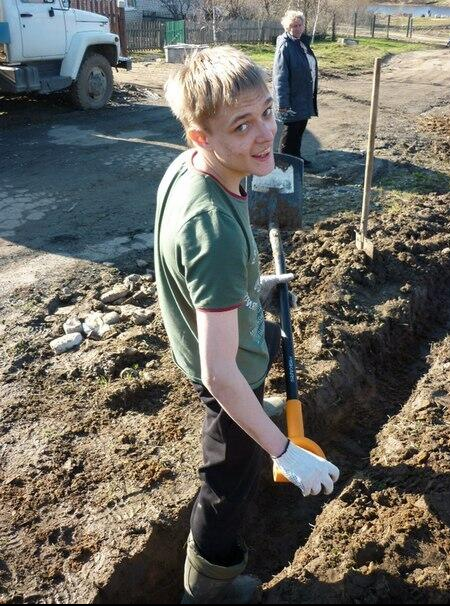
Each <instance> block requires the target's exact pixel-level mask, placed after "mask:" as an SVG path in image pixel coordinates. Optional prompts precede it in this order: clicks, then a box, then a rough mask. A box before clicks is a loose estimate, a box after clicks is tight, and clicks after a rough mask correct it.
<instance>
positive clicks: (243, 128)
mask: <svg viewBox="0 0 450 606" xmlns="http://www.w3.org/2000/svg"><path fill="white" fill-rule="evenodd" d="M247 128H248V124H247V122H244V123H243V124H239V126H238V127H237V128H236V130H237V132H238V133H244V132H245V131H246V130H247Z"/></svg>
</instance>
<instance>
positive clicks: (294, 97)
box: [273, 10, 318, 167]
mask: <svg viewBox="0 0 450 606" xmlns="http://www.w3.org/2000/svg"><path fill="white" fill-rule="evenodd" d="M281 24H282V25H283V27H284V29H285V32H284V34H282V35H281V36H278V38H277V48H276V51H275V60H274V66H273V94H274V99H275V105H276V107H277V110H278V116H277V117H278V120H279V121H281V122H282V123H283V130H282V134H281V144H280V151H281V153H284V154H290V155H292V156H296V157H298V158H302V155H301V145H302V137H303V133H304V132H305V129H306V125H307V124H308V120H309V118H311V116H317V115H318V113H317V77H318V70H317V60H316V57H315V55H314V53H313V51H312V50H311V47H310V46H309V43H308V41H307V39H306V36H305V35H304V31H305V18H304V15H303V13H302V12H300V11H295V10H289V11H287V12H286V14H285V15H284V17H283V19H282V20H281ZM302 159H303V161H304V163H305V167H307V166H310V165H311V162H309V161H308V160H305V159H304V158H302Z"/></svg>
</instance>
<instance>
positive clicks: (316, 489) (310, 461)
mask: <svg viewBox="0 0 450 606" xmlns="http://www.w3.org/2000/svg"><path fill="white" fill-rule="evenodd" d="M272 458H273V460H274V462H275V463H276V464H277V466H278V467H279V469H280V470H281V472H282V473H283V475H284V476H285V477H286V478H287V479H288V480H289V481H290V482H292V484H295V485H296V486H298V487H299V488H300V490H301V491H302V494H303V496H304V497H308V496H309V495H316V494H319V493H320V492H321V490H322V487H323V489H324V493H325V494H331V493H332V492H333V488H334V482H337V481H338V479H339V469H338V468H337V467H336V465H333V463H330V462H329V461H327V460H326V459H323V458H322V457H318V456H317V455H315V454H313V453H312V452H309V451H308V450H305V449H304V448H300V447H299V446H296V445H295V444H294V443H293V442H289V445H288V447H287V449H286V451H285V452H284V453H283V454H282V455H280V456H279V457H272Z"/></svg>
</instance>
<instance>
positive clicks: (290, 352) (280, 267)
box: [269, 227, 298, 400]
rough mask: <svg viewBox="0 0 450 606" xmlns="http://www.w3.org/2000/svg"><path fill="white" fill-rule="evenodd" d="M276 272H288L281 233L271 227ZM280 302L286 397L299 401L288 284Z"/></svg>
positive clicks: (280, 291) (280, 294)
mask: <svg viewBox="0 0 450 606" xmlns="http://www.w3.org/2000/svg"><path fill="white" fill-rule="evenodd" d="M269 238H270V244H271V247H272V253H273V259H274V262H275V271H276V273H277V274H284V273H285V272H286V263H285V258H284V250H283V244H282V242H281V236H280V231H279V229H278V228H277V227H271V229H270V231H269ZM278 294H279V301H280V323H281V345H282V349H283V364H284V375H285V381H286V396H287V399H288V400H297V399H298V387H297V369H296V364H295V356H294V339H293V337H292V325H291V314H290V312H289V289H288V285H287V284H280V285H279V286H278Z"/></svg>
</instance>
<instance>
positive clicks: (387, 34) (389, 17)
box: [386, 15, 391, 40]
mask: <svg viewBox="0 0 450 606" xmlns="http://www.w3.org/2000/svg"><path fill="white" fill-rule="evenodd" d="M390 27H391V15H388V20H387V27H386V38H387V39H388V40H389V28H390Z"/></svg>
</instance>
